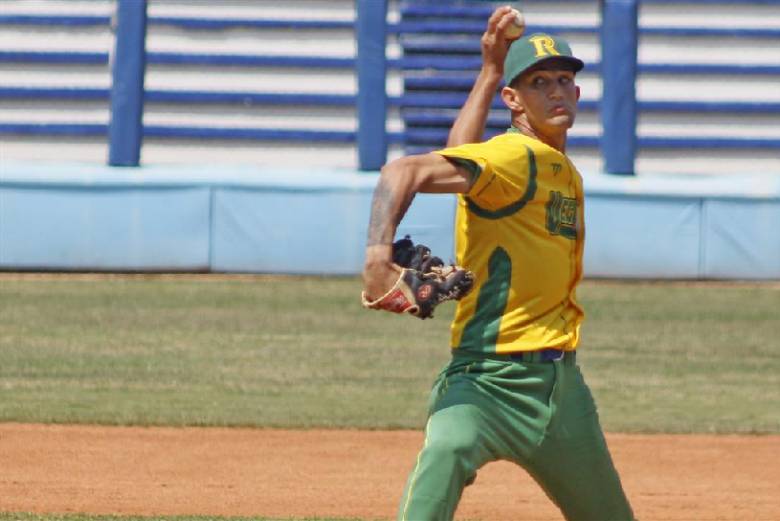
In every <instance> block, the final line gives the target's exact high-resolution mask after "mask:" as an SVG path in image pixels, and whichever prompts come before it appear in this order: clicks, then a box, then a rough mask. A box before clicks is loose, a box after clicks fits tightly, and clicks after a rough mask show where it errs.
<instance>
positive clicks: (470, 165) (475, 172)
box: [444, 156, 482, 186]
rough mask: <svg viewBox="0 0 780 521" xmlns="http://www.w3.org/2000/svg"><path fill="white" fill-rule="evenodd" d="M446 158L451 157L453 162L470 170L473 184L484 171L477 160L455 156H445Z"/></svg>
mask: <svg viewBox="0 0 780 521" xmlns="http://www.w3.org/2000/svg"><path fill="white" fill-rule="evenodd" d="M444 157H445V158H447V159H449V160H450V161H452V162H453V163H455V164H456V165H457V166H461V167H463V168H465V169H466V170H468V171H469V173H470V174H471V185H472V186H473V185H474V183H476V182H477V179H479V175H480V174H481V173H482V168H480V166H479V165H478V164H477V162H476V161H473V160H471V159H466V158H465V157H454V156H444Z"/></svg>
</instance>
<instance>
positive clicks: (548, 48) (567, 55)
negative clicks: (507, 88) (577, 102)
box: [504, 33, 585, 85]
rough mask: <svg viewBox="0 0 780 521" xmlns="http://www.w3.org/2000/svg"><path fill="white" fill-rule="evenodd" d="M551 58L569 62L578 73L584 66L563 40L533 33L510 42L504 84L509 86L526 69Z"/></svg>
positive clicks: (505, 62) (505, 63)
mask: <svg viewBox="0 0 780 521" xmlns="http://www.w3.org/2000/svg"><path fill="white" fill-rule="evenodd" d="M553 58H557V59H561V60H564V61H566V62H569V63H570V64H571V65H572V67H573V68H574V72H579V71H580V70H581V69H582V68H583V67H584V66H585V64H584V63H583V62H582V60H580V59H579V58H575V57H574V56H573V55H572V53H571V47H570V46H569V42H567V41H566V40H564V39H563V38H561V37H559V36H551V35H549V34H545V33H534V34H531V35H529V36H524V37H523V38H519V39H517V40H515V41H514V42H512V45H511V46H510V47H509V52H508V53H507V55H506V59H504V82H505V83H506V84H507V85H509V84H510V83H511V82H512V80H514V79H515V78H516V77H518V76H519V75H520V74H522V73H523V72H525V71H526V70H527V69H528V68H530V67H532V66H534V65H536V64H537V63H541V62H543V61H546V60H551V59H553Z"/></svg>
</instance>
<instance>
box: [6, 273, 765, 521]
mask: <svg viewBox="0 0 780 521" xmlns="http://www.w3.org/2000/svg"><path fill="white" fill-rule="evenodd" d="M359 290H360V283H359V281H358V280H357V279H355V278H319V277H209V276H204V277H144V276H136V277H91V278H90V277H40V278H37V277H19V276H13V275H5V276H2V277H1V278H0V421H20V422H45V423H53V422H56V423H101V424H133V425H225V426H269V427H302V428H307V427H337V428H419V427H420V426H421V425H422V424H423V421H424V408H425V402H426V397H427V392H428V389H429V388H430V385H431V382H432V380H433V378H434V376H435V374H436V372H437V371H438V370H439V369H440V367H441V366H442V365H443V364H444V363H445V362H446V360H447V358H448V348H447V346H448V343H447V340H448V329H449V324H448V319H449V318H450V317H451V314H452V310H453V306H452V305H447V306H444V307H443V308H440V311H439V312H438V313H437V315H438V316H437V317H436V318H435V319H433V320H426V321H420V320H416V319H413V318H411V317H405V316H404V317H402V316H393V315H390V314H386V313H379V312H369V311H365V310H363V309H361V308H360V306H359V303H358V295H359ZM580 300H581V301H582V302H583V304H584V305H585V308H586V311H587V313H588V318H587V320H586V322H585V325H584V327H583V341H582V344H581V347H582V349H581V351H580V357H579V360H580V363H581V365H582V366H583V369H584V372H585V375H586V378H587V380H588V382H589V384H590V386H591V388H592V389H593V392H594V394H595V395H596V399H597V401H598V403H599V406H600V411H601V417H602V422H603V424H604V426H605V428H606V429H607V430H610V431H623V432H751V433H777V432H780V320H778V311H777V310H778V308H779V307H780V289H779V288H778V286H777V285H773V286H769V285H763V286H761V285H725V284H717V285H698V284H697V285H684V284H667V283H655V284H653V283H592V282H586V283H585V284H584V285H583V286H582V288H581V289H580ZM0 519H3V518H0ZM93 519H94V518H93Z"/></svg>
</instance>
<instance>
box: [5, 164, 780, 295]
mask: <svg viewBox="0 0 780 521" xmlns="http://www.w3.org/2000/svg"><path fill="white" fill-rule="evenodd" d="M377 177H378V176H377V174H376V173H364V172H363V173H358V172H357V171H354V170H327V171H326V170H322V171H313V170H284V171H283V170H281V169H279V168H254V167H251V166H246V167H241V166H234V167H226V166H224V165H211V166H209V165H200V166H186V165H179V166H170V165H169V166H156V167H153V166H149V167H141V168H138V169H116V168H110V167H107V166H102V165H96V164H64V165H63V164H56V165H55V164H46V163H18V164H14V163H4V164H3V175H2V176H0V269H4V270H76V271H133V272H135V271H141V272H144V271H204V272H205V271H210V272H260V273H292V274H338V275H351V274H356V273H359V272H360V270H361V268H362V260H363V250H364V246H365V230H366V227H367V221H368V217H369V209H370V203H371V194H372V191H373V187H374V185H375V183H376V180H377ZM584 178H585V189H586V210H585V220H586V228H587V233H588V238H587V241H586V249H585V275H586V276H589V277H617V278H623V277H627V278H665V279H756V280H766V279H780V233H778V230H777V225H776V223H778V222H780V179H777V178H771V177H766V176H760V177H740V178H724V177H719V178H701V177H695V178H691V177H680V176H677V177H674V176H653V177H645V178H643V177H636V178H622V177H615V176H609V175H604V174H595V173H591V174H588V173H586V174H585V175H584ZM454 211H455V199H454V197H452V196H442V195H420V196H418V197H417V199H416V200H415V202H414V204H413V205H412V207H411V208H410V210H409V212H408V214H407V217H406V218H405V219H404V221H403V223H402V224H401V226H400V227H399V229H398V233H399V235H404V234H407V233H408V234H410V235H412V237H413V238H414V239H415V240H416V241H419V242H424V243H426V244H428V245H429V246H431V247H432V248H433V250H434V251H436V252H452V251H453V243H452V222H453V217H454Z"/></svg>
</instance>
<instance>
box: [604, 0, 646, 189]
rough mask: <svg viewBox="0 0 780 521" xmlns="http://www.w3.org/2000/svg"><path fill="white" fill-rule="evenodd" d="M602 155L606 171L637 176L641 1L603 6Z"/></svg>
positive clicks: (609, 0) (609, 1)
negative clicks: (637, 101) (638, 55)
mask: <svg viewBox="0 0 780 521" xmlns="http://www.w3.org/2000/svg"><path fill="white" fill-rule="evenodd" d="M601 7H602V8H601V80H602V92H601V104H600V109H601V125H602V137H601V153H602V155H603V157H604V170H606V171H607V172H608V173H610V174H621V175H633V174H634V162H635V159H636V148H637V139H636V121H637V103H636V70H637V42H638V38H639V30H638V6H637V0H602V4H601Z"/></svg>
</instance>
